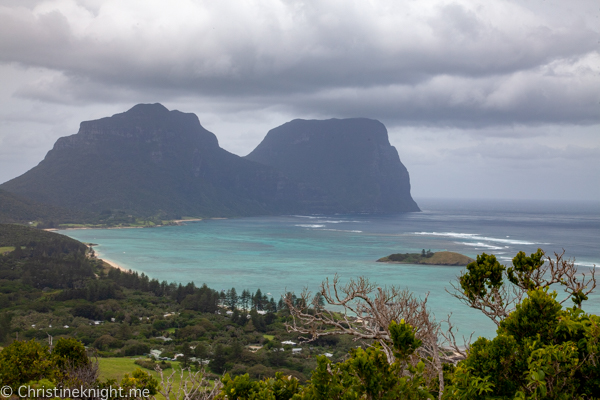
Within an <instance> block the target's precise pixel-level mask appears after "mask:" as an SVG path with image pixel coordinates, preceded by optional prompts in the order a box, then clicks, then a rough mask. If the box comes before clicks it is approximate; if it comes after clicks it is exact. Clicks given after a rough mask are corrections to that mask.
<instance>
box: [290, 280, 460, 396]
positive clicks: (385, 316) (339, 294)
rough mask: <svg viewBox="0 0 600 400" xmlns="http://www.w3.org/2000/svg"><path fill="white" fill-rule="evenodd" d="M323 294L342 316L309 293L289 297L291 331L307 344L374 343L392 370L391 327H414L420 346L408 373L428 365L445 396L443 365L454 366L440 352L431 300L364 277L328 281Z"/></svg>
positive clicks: (428, 375)
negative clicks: (350, 339)
mask: <svg viewBox="0 0 600 400" xmlns="http://www.w3.org/2000/svg"><path fill="white" fill-rule="evenodd" d="M319 293H320V296H322V298H323V299H324V300H325V302H326V303H327V304H329V305H333V306H337V308H341V309H342V311H340V312H334V311H330V310H327V309H325V308H323V307H322V306H321V305H320V303H321V298H320V296H314V297H311V293H310V292H308V291H306V290H305V291H304V292H303V293H302V294H301V296H300V297H299V298H298V299H294V297H293V296H292V295H290V294H288V295H287V296H286V297H285V302H286V305H287V307H288V308H289V310H290V313H291V315H292V322H291V323H290V324H286V327H287V330H288V331H290V332H297V333H300V334H302V335H304V336H302V338H303V339H305V340H316V339H318V338H320V337H326V336H332V335H340V334H348V335H351V336H354V338H355V340H361V339H363V340H374V341H376V342H377V343H378V346H379V348H380V349H381V352H382V354H385V356H386V359H387V362H388V364H389V365H394V363H395V362H396V353H395V351H394V346H393V336H392V335H393V334H392V332H391V331H390V327H392V326H394V325H393V322H394V321H401V320H402V321H405V322H406V323H407V324H408V325H410V326H414V327H415V335H416V338H417V339H418V340H419V343H420V346H419V347H418V349H416V351H415V352H414V353H412V354H411V356H410V359H409V362H408V363H407V365H406V368H408V365H410V366H411V368H415V367H416V366H417V365H418V363H419V362H421V361H422V362H424V365H425V377H426V378H427V380H428V382H429V383H431V384H434V382H437V386H438V388H437V391H438V394H439V397H440V398H441V396H442V394H443V392H444V375H443V365H442V363H443V362H452V359H451V358H449V357H448V353H447V352H443V351H441V349H440V345H439V343H438V338H439V337H440V332H441V329H440V324H439V323H437V322H435V319H434V318H433V316H432V315H431V314H430V312H429V310H428V309H427V297H425V298H424V299H417V298H415V297H414V296H413V295H412V294H411V293H410V292H409V291H407V290H400V289H398V288H396V287H394V286H391V287H386V288H381V287H378V286H377V285H376V284H374V283H371V282H370V281H369V280H368V279H366V278H364V277H360V278H358V279H356V280H354V279H351V280H350V281H349V282H348V283H347V284H346V285H341V284H340V283H339V277H338V276H337V275H336V276H335V277H334V278H333V281H332V283H330V282H329V279H327V280H326V281H324V282H323V283H322V284H321V290H320V291H319Z"/></svg>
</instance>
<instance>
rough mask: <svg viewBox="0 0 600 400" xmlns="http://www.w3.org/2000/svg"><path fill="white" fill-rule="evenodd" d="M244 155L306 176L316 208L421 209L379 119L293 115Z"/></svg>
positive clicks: (303, 179) (299, 178)
mask: <svg viewBox="0 0 600 400" xmlns="http://www.w3.org/2000/svg"><path fill="white" fill-rule="evenodd" d="M246 159H248V160H252V161H256V162H260V163H262V164H265V165H270V166H272V167H275V168H277V169H279V170H281V171H282V172H283V173H284V174H285V175H287V176H289V177H290V178H292V179H295V180H297V181H299V182H302V183H303V184H304V185H305V190H306V191H307V192H308V193H309V194H310V196H307V197H305V198H304V199H303V200H305V201H307V202H309V204H310V207H311V209H312V210H313V211H318V212H407V211H419V207H418V206H417V204H416V203H415V202H414V200H413V199H412V197H411V195H410V181H409V176H408V171H407V170H406V168H405V167H404V165H402V163H401V162H400V158H399V157H398V152H397V151H396V149H395V148H394V147H393V146H391V145H390V143H389V141H388V134H387V130H386V128H385V126H384V125H383V124H382V123H381V122H379V121H375V120H371V119H367V118H351V119H329V120H323V121H319V120H310V121H307V120H300V119H297V120H293V121H291V122H288V123H286V124H283V125H281V126H279V127H277V128H275V129H272V130H271V131H269V133H268V134H267V136H266V137H265V139H264V140H263V141H262V143H260V144H259V145H258V147H256V149H254V151H252V152H251V153H250V154H248V155H247V156H246Z"/></svg>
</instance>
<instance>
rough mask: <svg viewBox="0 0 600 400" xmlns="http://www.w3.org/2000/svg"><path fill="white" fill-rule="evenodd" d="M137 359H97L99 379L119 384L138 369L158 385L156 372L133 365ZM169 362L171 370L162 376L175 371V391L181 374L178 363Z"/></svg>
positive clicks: (158, 378) (167, 375) (186, 373)
mask: <svg viewBox="0 0 600 400" xmlns="http://www.w3.org/2000/svg"><path fill="white" fill-rule="evenodd" d="M137 358H141V357H133V358H128V357H106V358H104V357H103V358H99V359H98V361H99V362H100V379H101V380H105V379H107V378H111V379H116V380H117V383H120V382H121V379H123V375H125V374H131V372H133V371H135V369H136V368H139V369H141V370H142V371H144V372H149V373H150V374H151V375H152V376H154V377H155V378H156V379H157V380H158V382H159V384H160V377H159V375H158V373H157V372H156V371H150V370H149V369H145V368H142V367H140V366H139V365H136V364H134V361H135V360H136V359H137ZM169 362H170V363H171V366H172V367H173V368H170V369H167V370H165V371H163V374H164V377H165V379H166V378H167V377H169V376H170V375H171V374H172V373H173V370H176V371H177V372H176V373H175V379H173V382H174V385H173V387H174V388H175V389H176V388H177V387H178V386H179V383H180V382H181V373H180V372H179V367H180V363H179V362H178V361H169ZM187 375H188V372H187V371H184V377H185V376H187ZM212 383H213V382H212V381H211V384H212ZM157 398H158V399H163V396H161V395H157Z"/></svg>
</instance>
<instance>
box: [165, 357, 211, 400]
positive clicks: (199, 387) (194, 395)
mask: <svg viewBox="0 0 600 400" xmlns="http://www.w3.org/2000/svg"><path fill="white" fill-rule="evenodd" d="M155 370H156V372H158V374H159V376H160V383H159V388H158V392H159V393H160V394H161V395H162V396H163V397H164V398H165V399H166V400H212V399H214V398H215V397H216V396H217V394H219V390H221V387H222V386H223V385H222V384H221V381H220V380H218V379H215V381H214V385H213V387H212V389H209V388H210V382H209V380H208V379H207V378H206V374H205V371H204V369H201V370H199V371H192V370H191V368H187V369H186V368H181V369H180V370H178V371H177V370H173V372H171V374H169V375H168V376H167V375H165V374H164V373H163V370H162V369H161V368H160V366H158V365H156V367H155ZM186 372H187V373H186ZM177 375H179V381H178V382H175V377H176V376H177Z"/></svg>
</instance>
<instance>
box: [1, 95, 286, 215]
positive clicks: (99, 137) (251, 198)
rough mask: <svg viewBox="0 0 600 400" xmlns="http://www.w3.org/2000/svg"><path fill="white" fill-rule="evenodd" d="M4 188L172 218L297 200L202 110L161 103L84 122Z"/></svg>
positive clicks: (256, 210)
mask: <svg viewBox="0 0 600 400" xmlns="http://www.w3.org/2000/svg"><path fill="white" fill-rule="evenodd" d="M1 188H2V189H4V190H7V191H9V192H11V193H14V194H17V195H19V196H22V197H26V198H29V199H32V200H35V201H38V202H41V203H47V204H51V205H56V206H62V207H68V208H73V209H78V210H79V209H81V210H87V211H95V212H103V211H104V212H105V211H106V210H121V211H123V210H125V211H127V212H130V213H132V214H135V215H157V214H160V215H162V216H165V217H167V218H174V217H179V216H211V217H218V216H237V215H256V214H272V213H278V212H283V211H284V210H288V209H289V208H290V207H291V208H293V204H292V203H294V202H295V200H294V191H293V189H294V187H293V185H292V184H289V185H288V180H287V179H286V178H285V177H284V176H283V175H282V174H281V173H279V172H278V171H276V170H275V169H274V168H272V167H269V166H265V165H262V164H258V163H255V162H252V161H250V160H245V159H243V158H241V157H238V156H236V155H234V154H231V153H229V152H227V151H226V150H224V149H222V148H220V147H219V144H218V141H217V138H216V137H215V135H214V134H212V133H211V132H209V131H207V130H206V129H204V128H203V127H202V126H201V125H200V122H199V120H198V118H197V117H196V115H195V114H188V113H182V112H179V111H169V110H167V109H166V108H165V107H164V106H162V105H160V104H139V105H136V106H135V107H133V108H132V109H130V110H129V111H127V112H124V113H121V114H116V115H113V116H112V117H107V118H102V119H99V120H95V121H86V122H82V123H81V125H80V129H79V132H78V133H77V134H75V135H71V136H67V137H62V138H60V139H58V140H57V142H56V143H55V145H54V148H53V149H52V150H50V151H49V152H48V154H47V155H46V157H45V159H44V160H43V161H42V162H40V163H39V164H38V165H37V166H36V167H34V168H33V169H31V170H30V171H28V172H26V173H25V174H23V175H21V176H19V177H17V178H15V179H12V180H10V181H8V182H6V183H4V184H2V185H1Z"/></svg>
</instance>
